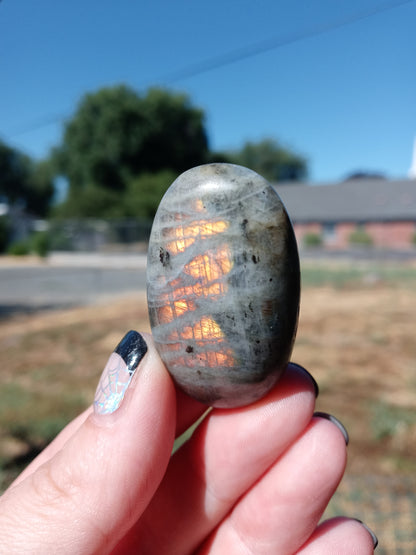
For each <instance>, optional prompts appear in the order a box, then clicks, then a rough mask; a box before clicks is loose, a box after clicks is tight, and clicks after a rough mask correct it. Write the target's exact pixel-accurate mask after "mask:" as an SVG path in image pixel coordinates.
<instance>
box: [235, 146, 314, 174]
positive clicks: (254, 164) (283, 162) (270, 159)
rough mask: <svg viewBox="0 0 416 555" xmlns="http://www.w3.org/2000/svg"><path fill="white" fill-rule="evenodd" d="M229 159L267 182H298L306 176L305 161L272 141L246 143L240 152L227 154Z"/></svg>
mask: <svg viewBox="0 0 416 555" xmlns="http://www.w3.org/2000/svg"><path fill="white" fill-rule="evenodd" d="M229 157H230V159H231V160H232V161H233V162H234V163H236V164H240V165H242V166H246V167H247V168H250V169H252V170H254V171H256V172H257V173H259V174H260V175H262V176H263V177H265V178H266V179H268V180H269V181H299V180H301V179H304V178H305V177H306V174H307V163H306V160H305V159H304V158H302V157H301V156H299V155H297V154H295V153H294V152H292V151H290V150H288V149H287V148H283V147H281V146H280V145H279V144H278V143H277V142H276V141H275V140H274V139H267V138H266V139H263V140H262V141H259V142H246V143H245V144H244V146H243V147H242V149H241V150H239V151H237V152H232V153H229Z"/></svg>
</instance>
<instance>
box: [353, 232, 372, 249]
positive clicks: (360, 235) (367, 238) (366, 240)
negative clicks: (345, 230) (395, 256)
mask: <svg viewBox="0 0 416 555" xmlns="http://www.w3.org/2000/svg"><path fill="white" fill-rule="evenodd" d="M349 242H350V244H351V245H359V246H364V247H369V246H371V245H372V244H373V239H372V238H371V235H370V234H369V233H367V232H366V231H365V230H364V229H356V230H355V231H353V232H352V233H351V235H350V236H349Z"/></svg>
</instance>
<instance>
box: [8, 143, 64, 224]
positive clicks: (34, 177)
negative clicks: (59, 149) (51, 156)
mask: <svg viewBox="0 0 416 555" xmlns="http://www.w3.org/2000/svg"><path fill="white" fill-rule="evenodd" d="M53 194H54V187H53V170H52V167H51V165H50V163H49V162H47V161H41V162H35V161H33V160H32V159H31V158H29V156H26V155H25V154H22V153H21V152H19V151H18V150H16V149H14V148H11V147H10V146H8V145H6V144H5V143H3V142H0V196H1V197H4V198H5V199H6V200H7V201H8V202H9V203H10V204H14V203H21V204H22V205H23V206H24V208H25V210H26V212H28V213H29V214H32V215H35V216H41V217H44V216H46V215H47V213H48V211H49V207H50V204H51V201H52V197H53Z"/></svg>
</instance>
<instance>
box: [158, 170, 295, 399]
mask: <svg viewBox="0 0 416 555" xmlns="http://www.w3.org/2000/svg"><path fill="white" fill-rule="evenodd" d="M299 295H300V271H299V257H298V251H297V245H296V240H295V236H294V233H293V229H292V225H291V223H290V220H289V217H288V215H287V213H286V210H285V208H284V206H283V204H282V202H281V200H280V198H279V196H278V195H277V194H276V192H275V191H274V189H273V188H272V187H271V185H270V184H269V183H268V182H267V181H266V180H265V179H263V178H262V177H261V176H259V175H258V174H257V173H255V172H253V171H251V170H248V169H247V168H243V167H241V166H235V165H232V164H207V165H204V166H199V167H196V168H193V169H191V170H188V171H187V172H185V173H183V174H182V175H181V176H179V177H178V179H176V181H175V182H174V183H173V184H172V185H171V187H170V188H169V189H168V191H167V192H166V194H165V196H164V197H163V199H162V201H161V203H160V206H159V208H158V211H157V214H156V216H155V219H154V222H153V228H152V232H151V236H150V241H149V250H148V263H147V296H148V307H149V317H150V323H151V327H152V332H153V337H154V340H155V342H156V346H157V349H158V351H159V353H160V356H161V357H162V359H163V361H164V362H165V364H166V366H167V368H168V370H169V372H170V373H171V375H172V376H173V378H174V379H175V381H176V382H177V383H178V384H179V386H180V387H181V388H182V389H183V390H184V391H185V392H186V393H188V394H189V395H190V396H192V397H194V398H196V399H198V400H200V401H202V402H204V403H206V404H209V405H212V406H217V407H235V406H240V405H246V404H248V403H251V402H253V401H255V400H257V399H259V398H261V397H262V396H263V395H265V394H266V393H267V392H268V391H269V390H270V388H271V387H272V386H273V385H274V384H275V383H276V381H277V380H278V379H279V377H280V375H281V374H282V372H283V370H284V368H285V367H286V364H287V362H288V360H289V357H290V355H291V351H292V347H293V342H294V339H295V334H296V328H297V321H298V311H299Z"/></svg>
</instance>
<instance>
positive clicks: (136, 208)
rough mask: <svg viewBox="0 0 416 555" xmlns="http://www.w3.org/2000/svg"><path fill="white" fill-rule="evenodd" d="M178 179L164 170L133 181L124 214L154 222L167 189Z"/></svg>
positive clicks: (128, 192)
mask: <svg viewBox="0 0 416 555" xmlns="http://www.w3.org/2000/svg"><path fill="white" fill-rule="evenodd" d="M176 177H177V173H175V172H172V171H171V170H163V171H161V172H158V173H144V174H142V175H140V176H139V177H136V178H135V179H133V180H132V181H131V182H130V183H129V185H128V189H127V194H126V195H125V206H124V214H125V215H126V216H127V217H132V218H141V219H144V220H153V218H154V216H155V214H156V210H157V207H158V206H159V203H160V201H161V200H162V197H163V195H164V194H165V192H166V189H167V188H168V187H169V186H170V185H171V184H172V183H173V181H174V180H175V179H176Z"/></svg>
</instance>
